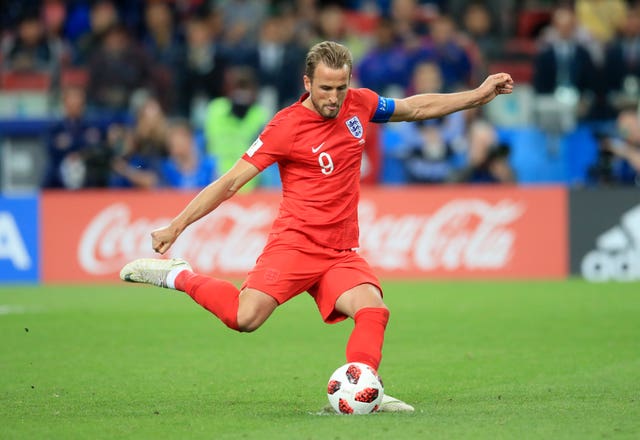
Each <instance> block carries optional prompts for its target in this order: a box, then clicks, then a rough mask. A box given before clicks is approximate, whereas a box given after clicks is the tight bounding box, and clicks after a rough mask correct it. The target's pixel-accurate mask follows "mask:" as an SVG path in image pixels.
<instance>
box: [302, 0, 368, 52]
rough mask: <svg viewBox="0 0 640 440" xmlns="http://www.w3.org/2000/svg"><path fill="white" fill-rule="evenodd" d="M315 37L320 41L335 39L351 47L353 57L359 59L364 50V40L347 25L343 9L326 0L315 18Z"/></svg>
mask: <svg viewBox="0 0 640 440" xmlns="http://www.w3.org/2000/svg"><path fill="white" fill-rule="evenodd" d="M316 25H317V39H316V41H314V42H313V43H318V42H320V41H336V42H339V43H341V44H346V45H347V46H349V48H350V49H351V53H352V54H353V58H354V59H356V60H359V59H360V58H362V55H363V53H364V52H365V50H366V46H365V44H364V40H363V39H362V38H360V37H358V36H357V35H355V34H354V33H353V32H352V31H351V29H350V28H349V27H348V26H347V23H346V16H345V11H344V9H343V8H342V6H340V5H339V4H335V3H330V2H327V3H325V4H323V5H322V6H321V7H320V11H319V14H318V18H317V22H316Z"/></svg>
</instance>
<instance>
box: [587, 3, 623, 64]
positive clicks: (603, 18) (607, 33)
mask: <svg viewBox="0 0 640 440" xmlns="http://www.w3.org/2000/svg"><path fill="white" fill-rule="evenodd" d="M575 8H576V17H577V19H578V22H579V23H580V24H581V25H582V27H583V28H584V29H585V31H586V32H587V33H588V34H589V35H590V36H591V37H592V39H593V41H594V42H595V44H596V45H597V46H598V51H599V52H600V53H602V49H603V48H604V47H605V46H606V45H607V44H608V43H609V42H610V41H611V40H612V39H613V38H614V37H615V35H616V33H617V31H618V29H620V28H621V27H622V25H623V23H624V21H625V17H626V16H627V12H628V11H627V9H628V6H627V2H625V1H624V0H576V2H575ZM600 61H601V60H600Z"/></svg>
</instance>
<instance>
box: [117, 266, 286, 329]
mask: <svg viewBox="0 0 640 440" xmlns="http://www.w3.org/2000/svg"><path fill="white" fill-rule="evenodd" d="M120 278H121V279H123V280H124V281H132V282H139V283H146V284H152V285H155V286H158V287H166V288H170V289H176V290H180V291H182V292H185V293H187V294H188V295H189V296H190V297H191V298H193V300H194V301H195V302H197V303H198V304H200V305H201V306H202V307H204V308H205V309H207V310H208V311H210V312H211V313H213V314H214V315H215V316H217V317H218V318H219V319H220V320H221V321H222V322H223V323H224V324H225V325H226V326H227V327H229V328H231V329H233V330H237V331H242V332H250V331H254V330H256V329H257V328H258V327H259V326H260V325H262V323H264V322H265V321H266V320H267V318H268V317H269V316H270V315H271V313H273V311H274V310H275V308H276V307H277V306H278V303H277V301H276V300H275V299H273V298H272V297H271V296H269V295H267V294H266V293H263V292H260V291H258V290H255V289H248V288H245V289H243V290H242V292H240V290H239V289H238V288H237V287H236V286H234V285H233V284H232V283H230V282H229V281H226V280H221V279H217V278H213V277H210V276H206V275H201V274H197V273H194V272H193V271H192V270H191V266H190V265H189V264H188V263H187V262H186V261H184V260H180V259H169V260H165V259H153V258H144V259H139V260H135V261H132V262H131V263H129V264H127V265H125V266H124V267H123V268H122V271H121V272H120Z"/></svg>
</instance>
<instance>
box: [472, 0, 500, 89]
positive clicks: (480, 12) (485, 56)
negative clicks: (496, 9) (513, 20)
mask: <svg viewBox="0 0 640 440" xmlns="http://www.w3.org/2000/svg"><path fill="white" fill-rule="evenodd" d="M462 21H463V30H464V32H465V37H466V39H467V41H468V43H467V44H468V46H467V47H469V48H472V49H473V50H472V52H471V58H472V65H473V66H475V67H476V70H475V71H474V77H475V78H476V80H478V79H479V78H484V77H485V76H486V74H487V73H488V63H490V62H491V61H495V60H496V59H499V58H500V57H501V56H502V55H503V53H504V51H503V49H504V48H503V44H502V40H501V39H500V37H499V35H498V32H497V31H496V29H495V26H494V23H493V22H492V16H491V13H490V12H489V9H488V8H487V6H486V5H485V4H484V3H480V2H474V3H470V4H469V5H468V6H467V7H466V9H465V10H464V15H463V18H462Z"/></svg>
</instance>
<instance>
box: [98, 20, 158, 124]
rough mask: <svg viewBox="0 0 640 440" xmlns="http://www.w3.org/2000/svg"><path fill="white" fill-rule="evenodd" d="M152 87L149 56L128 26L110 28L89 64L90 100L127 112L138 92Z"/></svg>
mask: <svg viewBox="0 0 640 440" xmlns="http://www.w3.org/2000/svg"><path fill="white" fill-rule="evenodd" d="M150 89H152V81H151V67H150V62H149V59H148V58H147V57H146V56H145V54H144V52H142V51H141V50H139V48H138V47H137V45H136V44H135V43H133V42H132V41H131V40H130V39H129V34H128V32H127V31H126V29H125V28H124V27H122V26H119V25H116V26H114V27H111V28H109V30H107V31H106V32H105V33H104V38H103V40H102V44H101V45H100V48H99V49H98V50H97V52H96V53H95V54H94V56H93V57H92V59H91V63H90V64H89V89H88V98H89V103H90V104H91V105H92V106H94V107H95V108H96V109H98V110H102V111H108V112H116V113H118V112H125V111H127V110H128V109H129V104H130V98H131V96H132V94H133V93H134V92H136V91H142V90H150Z"/></svg>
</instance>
